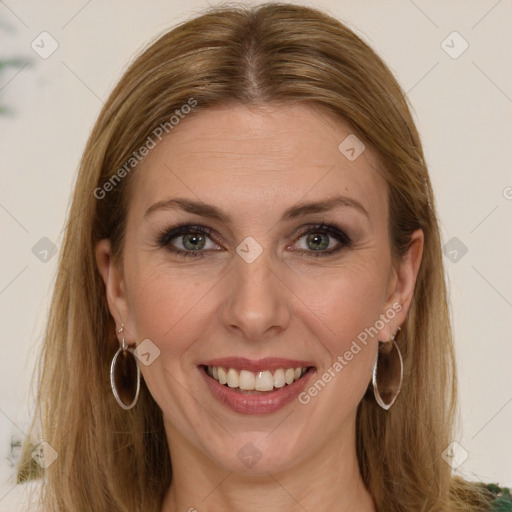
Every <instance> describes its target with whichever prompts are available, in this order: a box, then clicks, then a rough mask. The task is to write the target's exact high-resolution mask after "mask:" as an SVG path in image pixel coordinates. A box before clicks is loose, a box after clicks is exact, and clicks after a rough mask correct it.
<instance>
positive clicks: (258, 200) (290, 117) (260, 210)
mask: <svg viewBox="0 0 512 512" xmlns="http://www.w3.org/2000/svg"><path fill="white" fill-rule="evenodd" d="M347 137H348V139H347ZM354 137H355V134H354V133H353V130H352V129H351V127H350V125H349V124H347V123H345V122H343V121H340V120H338V119H335V118H334V117H333V116H332V115H330V114H327V113H325V112H324V111H323V110H322V109H318V108H315V107H313V106H310V105H278V106H272V107H270V106H265V107H257V108H248V107H245V106H243V105H230V106H223V107H216V108H211V109H208V110H204V111H200V112H197V113H194V115H191V116H190V117H189V118H185V119H183V120H182V121H181V122H180V124H179V125H177V126H176V127H175V128H174V129H173V131H172V132H171V133H170V134H169V135H167V136H166V137H165V138H164V139H163V140H162V141H161V142H159V143H158V144H157V145H156V147H155V148H154V149H152V150H151V153H150V154H149V155H148V156H147V157H146V159H145V160H144V161H143V162H142V164H141V165H139V167H138V168H137V170H136V173H135V176H134V183H132V187H133V188H132V190H133V194H132V197H131V201H130V211H131V214H134V215H136V216H139V215H143V214H144V212H145V211H146V210H147V208H149V207H150V206H151V205H152V204H154V203H156V202H158V201H162V200H166V199H170V198H172V197H178V196H180V197H183V196H185V197H189V198H190V199H195V200H201V201H203V202H206V203H211V204H216V205H219V206H220V207H222V206H223V205H224V206H225V209H230V208H233V209H236V208H237V207H240V209H243V211H244V212H247V213H248V214H249V215H252V214H259V215H266V214H270V213H271V212H274V210H276V211H279V212H280V211H282V210H283V209H284V208H286V207H288V206H291V205H293V204H294V203H296V202H302V201H315V200H319V199H324V198H326V197H328V196H332V195H335V194H343V195H346V196H349V197H351V198H354V199H356V200H357V201H359V202H361V203H362V204H363V205H364V207H365V208H366V210H367V211H368V213H369V214H370V216H377V217H378V216H382V215H385V213H386V212H385V210H386V208H387V197H386V187H385V182H384V180H383V179H382V177H381V176H380V174H379V172H378V170H377V169H378V162H377V159H376V157H375V156H374V155H373V154H372V152H371V151H370V149H369V148H368V147H366V148H365V149H364V151H363V152H362V153H361V154H360V155H359V156H357V153H358V152H359V151H360V150H361V149H362V146H361V145H358V144H361V143H360V141H359V142H358V139H355V138H354ZM344 141H346V142H344ZM340 144H341V150H340ZM351 148H354V151H352V150H351ZM347 149H348V152H347ZM354 156H357V158H355V159H354V158H353V157H354ZM348 157H350V158H348ZM234 213H235V214H237V213H238V211H234Z"/></svg>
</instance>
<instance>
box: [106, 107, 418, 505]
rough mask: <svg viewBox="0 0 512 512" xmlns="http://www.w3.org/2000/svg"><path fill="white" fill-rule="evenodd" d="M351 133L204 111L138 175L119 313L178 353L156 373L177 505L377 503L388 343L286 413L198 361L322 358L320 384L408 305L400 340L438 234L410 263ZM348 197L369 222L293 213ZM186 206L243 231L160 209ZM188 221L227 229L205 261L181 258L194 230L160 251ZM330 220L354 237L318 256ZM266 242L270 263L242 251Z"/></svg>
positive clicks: (151, 370)
mask: <svg viewBox="0 0 512 512" xmlns="http://www.w3.org/2000/svg"><path fill="white" fill-rule="evenodd" d="M350 133H352V130H351V129H350V126H349V125H348V124H345V123H342V122H340V121H339V120H334V119H333V118H332V117H331V116H329V115H327V114H325V113H324V112H323V111H321V110H319V109H315V108H314V107H311V106H306V105H297V106H290V105H286V106H273V107H270V106H267V107H258V108H251V109H249V108H247V107H244V106H237V105H230V106H226V107H222V108H215V109H211V110H206V111H204V112H199V113H198V114H196V115H193V116H190V117H189V118H188V119H187V118H186V119H185V120H183V121H182V122H181V123H180V124H179V125H178V126H177V127H176V128H175V129H174V130H173V131H172V133H171V134H170V135H169V136H168V137H167V138H166V139H164V140H163V141H162V142H161V143H160V144H159V145H158V146H157V147H156V148H155V149H153V150H152V152H151V153H150V155H148V157H147V159H146V160H145V161H144V162H143V164H142V165H141V166H139V168H138V169H137V175H136V176H135V181H134V183H133V185H134V187H133V195H132V197H131V199H130V204H129V210H128V220H127V228H126V238H125V247H124V254H123V261H122V264H120V263H118V262H116V261H115V260H114V259H113V258H112V257H111V251H110V244H109V241H108V240H102V241H101V242H99V243H98V245H97V251H96V254H97V261H98V268H99V270H100V272H101V274H102V277H103V279H104V282H105V284H106V289H107V297H108V303H109V308H110V311H111V313H112V315H113V317H114V319H115V321H116V324H117V326H118V327H119V326H120V325H121V324H124V329H125V337H126V341H127V343H129V344H130V343H137V344H138V343H140V342H141V341H142V340H144V339H150V340H151V341H152V342H153V343H154V344H155V345H156V346H157V347H158V348H159V350H160V355H159V357H157V358H156V359H155V360H154V361H153V362H152V364H150V365H148V366H145V365H140V367H141V371H142V375H143V377H144V379H145V381H146V383H147V385H148V387H149V390H150V392H151V394H152V396H153V397H154V399H155V400H156V402H157V403H158V404H159V406H160V407H161V409H162V411H163V415H164V422H165V429H166V434H167V438H168V442H169V446H170V455H171V459H172V464H173V474H174V481H173V483H172V485H171V486H170V488H169V491H168V493H167V495H166V497H165V500H164V503H163V506H162V512H175V511H185V510H191V509H192V510H193V509H196V510H198V511H199V512H202V511H220V510H222V511H224V510H240V511H244V512H252V511H256V510H261V509H262V508H264V509H265V510H267V511H283V510H287V511H296V510H304V509H306V510H337V511H353V510H358V511H361V512H370V511H374V510H375V507H374V504H373V501H372V498H371V496H370V494H369V492H368V491H367V490H366V489H365V487H364V485H363V481H362V479H361V475H360V473H359V469H358V465H357V456H356V449H355V439H356V437H355V421H356V411H357V406H358V404H359V402H360V401H361V399H362V397H363V395H364V393H365V391H366V389H367V387H368V384H369V382H370V380H371V372H372V369H373V366H374V362H375V358H376V356H377V349H378V342H377V337H373V338H370V339H369V341H368V343H367V344H366V346H364V345H361V346H362V349H361V350H360V351H359V352H358V353H357V355H355V356H354V357H353V359H352V360H351V361H350V362H349V363H348V364H347V365H346V366H344V368H343V370H342V371H341V372H338V373H336V376H335V378H333V379H332V380H331V382H329V384H328V385H327V386H325V388H324V389H322V391H321V392H319V393H318V395H317V396H315V397H313V398H312V399H311V401H310V402H309V403H308V404H305V405H303V404H300V403H298V402H297V401H296V400H294V401H293V402H292V403H290V404H288V405H287V406H285V407H284V408H283V409H281V410H279V411H277V412H274V413H271V414H262V415H244V414H240V413H236V412H234V411H231V410H230V409H228V408H227V407H225V406H223V405H220V404H219V403H218V402H217V401H216V400H215V399H214V398H212V396H211V394H210V393H209V391H208V390H207V388H206V385H205V382H204V379H203V378H202V376H201V375H200V374H199V371H200V370H199V369H198V367H197V365H198V364H199V363H200V362H201V361H205V360H208V359H213V358H217V357H227V356H244V357H247V358H250V359H260V358H263V357H284V358H292V359H300V360H310V361H314V365H315V367H316V371H317V375H316V376H315V378H313V379H312V380H311V381H310V382H311V383H313V382H314V381H315V380H316V379H317V378H318V377H320V376H321V375H322V374H323V373H324V372H325V371H326V370H327V369H328V368H329V367H331V366H332V364H333V362H334V361H336V358H337V357H338V356H339V355H342V356H343V354H344V353H345V352H346V351H347V350H349V348H350V346H351V344H352V341H353V340H354V339H356V338H357V336H358V334H359V333H361V332H362V331H364V329H365V328H367V327H370V326H373V325H374V324H375V322H376V321H377V320H378V319H379V315H382V314H387V312H388V311H389V310H390V309H392V305H393V303H398V304H400V305H401V306H402V309H401V311H400V312H398V313H396V312H395V313H396V314H395V315H393V316H394V318H393V319H391V320H389V321H388V322H386V323H385V325H384V327H383V328H382V329H381V330H380V332H379V335H378V339H380V340H381V341H386V340H391V339H392V337H393V335H394V334H395V333H396V331H397V329H398V327H399V325H400V324H402V323H403V322H404V320H405V318H406V316H407V312H408V310H409V306H410V302H411V298H412V294H413V290H414V285H415V281H416V276H417V272H418V268H419V264H420V260H421V254H422V249H423V233H422V232H421V231H420V230H418V231H417V232H415V233H414V234H413V242H412V244H411V247H410V249H409V252H408V253H407V254H406V255H405V256H404V257H403V259H402V260H401V261H400V262H398V263H393V260H392V258H391V248H390V243H389V234H388V213H387V212H388V202H387V194H386V188H385V183H384V181H383V179H382V178H381V177H380V175H379V173H378V161H377V159H376V158H375V156H374V155H373V154H372V152H371V151H370V149H369V148H366V150H365V151H364V152H363V153H362V154H361V156H359V157H358V158H357V159H356V160H354V161H349V160H348V159H347V158H346V157H345V156H344V155H343V154H342V153H340V151H339V150H338V145H339V144H340V142H341V141H343V140H344V139H345V138H346V137H347V136H348V135H349V134H350ZM333 194H343V195H345V196H347V197H350V198H352V199H354V200H357V201H358V202H360V203H361V205H363V207H364V208H365V209H366V211H367V213H368V216H365V215H364V214H363V213H361V212H360V211H358V210H357V209H356V208H354V207H350V206H343V207H337V208H335V209H332V210H330V211H327V212H323V213H311V214H308V215H305V216H303V217H300V218H297V219H293V220H287V221H281V220H280V219H281V214H282V212H283V211H284V210H285V209H287V208H288V207H291V206H294V205H296V204H297V203H299V202H304V201H308V202H309V201H319V200H324V199H326V198H328V197H329V196H332V195H333ZM174 197H185V198H188V199H190V200H201V201H203V202H206V203H209V204H212V205H215V206H217V207H218V208H221V209H222V210H224V211H225V212H226V213H227V214H228V215H230V216H231V218H232V223H231V224H226V223H224V222H222V221H218V220H212V219H209V218H205V217H202V216H199V215H198V214H193V213H188V212H184V211H183V210H181V209H179V208H178V209H158V210H155V211H153V212H152V213H151V214H148V215H147V216H145V215H144V214H145V212H146V210H147V209H148V208H149V207H150V206H152V205H153V204H155V203H157V202H159V201H164V200H167V199H169V198H174ZM104 200H108V198H106V199H104ZM176 221H183V222H190V223H192V224H196V225H197V224H199V225H203V226H207V227H210V228H211V229H212V230H213V234H212V236H211V237H208V235H206V236H207V238H206V240H205V242H206V245H205V246H204V248H203V249H201V250H202V251H203V254H204V257H196V258H194V257H189V258H186V257H180V256H176V255H175V254H173V253H172V252H171V251H170V250H169V247H178V248H180V249H182V250H185V249H190V247H191V246H190V245H186V246H184V245H183V242H184V238H183V236H181V237H177V238H174V239H173V241H172V243H170V244H169V247H167V248H166V247H163V248H162V247H159V246H158V245H157V243H156V240H157V239H158V234H159V231H161V230H163V229H165V228H167V227H168V226H169V225H170V224H172V223H173V222H176ZM322 222H325V223H326V224H329V225H333V224H334V225H337V226H339V227H340V228H341V229H342V230H343V231H345V232H346V233H347V234H348V235H349V236H350V237H351V239H352V244H351V245H350V246H348V247H342V249H341V250H340V251H339V252H337V253H334V254H332V255H327V256H325V257H322V256H320V257H315V256H310V254H313V253H314V252H315V248H316V246H315V245H314V243H311V242H309V244H308V243H307V234H299V228H300V227H302V226H308V225H312V226H314V225H315V224H319V223H322ZM314 233H318V231H314V230H313V231H312V234H314ZM248 236H251V237H253V238H254V239H255V240H256V241H257V242H258V244H259V245H260V246H261V248H262V249H263V252H262V253H261V255H260V256H259V257H258V258H257V259H256V260H255V261H253V262H252V263H247V262H246V261H245V260H244V259H242V258H241V257H240V256H239V255H238V254H237V252H236V248H237V246H238V245H239V244H240V243H241V242H242V240H244V239H245V238H246V237H248ZM322 241H326V244H327V242H328V243H329V245H328V248H327V249H325V250H324V252H325V251H328V250H329V249H331V248H333V247H337V246H338V245H339V243H340V242H338V241H337V239H336V238H335V237H333V236H327V238H325V239H324V238H322ZM322 247H325V246H322ZM300 250H302V251H304V252H303V253H300V252H299V251H300ZM316 252H318V251H316ZM398 399H400V398H398ZM249 442H251V443H253V444H254V445H255V446H256V447H257V449H258V450H259V452H260V453H261V455H262V456H261V459H260V460H259V461H258V462H257V463H256V464H255V465H254V466H252V467H251V468H248V467H246V466H245V465H244V464H243V463H242V462H241V460H240V459H239V458H238V456H237V452H238V451H239V450H240V449H241V448H242V447H244V446H245V445H246V443H249Z"/></svg>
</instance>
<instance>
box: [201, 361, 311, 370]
mask: <svg viewBox="0 0 512 512" xmlns="http://www.w3.org/2000/svg"><path fill="white" fill-rule="evenodd" d="M201 365H203V366H222V367H223V368H234V369H235V370H238V371H240V370H249V371H251V372H261V371H264V370H270V371H272V370H277V369H278V368H285V369H286V368H299V367H300V368H307V367H308V366H314V365H313V363H312V362H311V361H297V360H295V359H282V358H277V357H266V358H264V359H258V360H257V361H256V360H254V359H247V358H245V357H223V358H220V359H211V360H210V361H205V362H203V363H201Z"/></svg>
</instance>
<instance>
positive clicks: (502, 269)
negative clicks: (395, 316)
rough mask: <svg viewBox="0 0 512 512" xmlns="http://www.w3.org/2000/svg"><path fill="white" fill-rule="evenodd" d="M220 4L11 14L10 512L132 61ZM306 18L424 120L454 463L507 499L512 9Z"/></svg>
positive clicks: (420, 7) (443, 8)
mask: <svg viewBox="0 0 512 512" xmlns="http://www.w3.org/2000/svg"><path fill="white" fill-rule="evenodd" d="M217 3H219V2H215V1H213V0H212V1H210V2H206V1H198V0H187V1H185V0H179V1H178V0H175V1H174V2H164V1H155V0H153V1H146V2H142V1H136V0H125V1H123V2H121V1H116V0H102V1H101V2H99V1H98V0H88V1H86V0H80V1H76V0H71V1H70V0H66V1H64V0H54V1H52V2H40V1H34V0H24V1H17V0H8V1H7V2H5V1H0V38H1V44H0V109H1V112H0V130H1V131H0V133H1V136H0V154H1V168H0V169H1V171H0V172H1V186H0V226H1V233H2V243H1V249H0V250H1V266H0V322H1V327H0V329H1V330H0V332H1V337H0V347H1V349H0V350H1V352H0V379H1V384H2V385H1V386H0V510H2V511H4V510H5V511H11V510H13V511H14V510H18V509H17V504H16V503H17V499H18V497H19V492H18V490H17V488H19V487H21V486H16V485H15V484H16V479H15V470H14V465H15V463H16V461H17V459H18V457H19V451H20V446H21V443H22V441H23V439H24V438H25V435H26V432H27V428H28V423H29V418H30V416H31V412H32V408H33V394H32V391H31V387H30V384H31V379H32V376H33V373H34V364H35V360H36V356H37V354H38V351H39V350H40V344H41V340H42V334H43V330H44V324H45V320H46V317H47V311H48V306H49V301H50V298H51V290H52V285H53V282H54V277H55V272H56V263H57V257H56V255H57V254H58V251H59V248H60V244H61V241H62V228H63V226H64V221H65V217H66V214H67V208H68V201H69V197H70V194H71V191H72V188H73V183H74V180H75V174H76V171H77V168H78V164H79V160H80V157H81V153H82V151H83V149H84V146H85V142H86V140H87V137H88V135H89V133H90V130H91V129H92V126H93V124H94V122H95V119H96V117H97V116H98V114H99V112H100V109H101V107H102V105H103V102H104V101H105V99H106V98H107V96H108V94H109V93H110V91H111V90H112V88H113V86H114V85H115V84H116V82H117V80H118V79H119V78H120V76H121V74H122V72H123V71H124V69H125V68H126V67H127V65H128V64H129V63H130V61H131V60H132V58H133V56H134V54H135V53H137V52H138V51H139V50H141V49H142V47H144V46H145V45H146V44H147V43H148V42H149V41H151V40H153V39H154V38H156V37H157V36H159V35H160V34H161V33H163V32H164V31H167V30H168V29H169V28H170V27H172V26H173V25H175V24H177V23H179V22H180V21H183V20H185V19H186V18H189V17H191V16H193V15H195V14H197V13H199V12H200V11H201V10H202V9H204V8H205V7H208V5H215V4H217ZM252 3H254V4H256V3H260V2H252ZM296 3H302V4H306V5H311V6H314V7H319V8H322V9H324V10H325V11H327V12H328V13H330V14H331V15H333V16H335V17H336V18H338V19H340V20H342V21H344V22H345V23H346V24H347V25H348V26H349V27H351V28H352V29H353V30H355V32H356V33H357V34H359V35H360V36H361V37H362V38H363V39H364V40H366V41H367V42H368V43H369V44H370V45H371V46H372V47H373V48H374V49H375V50H376V51H377V53H379V54H380V55H381V57H382V58H383V59H384V61H385V62H386V63H387V64H388V65H389V67H390V68H391V70H392V71H393V72H394V73H395V75H396V76H397V78H398V80H399V82H400V84H401V86H402V87H403V89H404V91H405V92H406V95H407V97H408V99H409V101H410V103H411V104H412V106H413V108H414V115H415V119H416V121H417V124H418V128H419V131H420V134H421V136H422V139H423V143H424V148H425V151H426V156H427V161H428V164H429V169H430V173H431V177H432V181H433V185H434V190H435V194H436V200H437V208H438V212H439V217H440V222H441V226H442V231H443V243H444V244H445V245H444V254H445V257H444V262H445V266H446V269H447V275H448V280H449V283H448V284H449V290H450V301H451V304H452V317H453V326H454V332H455V342H456V351H457V358H458V363H459V368H458V369H459V378H460V414H459V416H460V426H459V435H458V438H457V443H456V444H454V445H452V446H450V447H447V450H446V453H444V454H443V457H444V458H445V460H446V461H447V463H449V464H451V465H452V467H453V468H454V471H456V472H458V473H460V474H462V475H463V476H465V477H466V478H468V479H471V480H482V481H485V482H498V483H500V484H501V485H508V486H510V485H512V464H511V461H512V437H511V436H510V432H511V426H512V371H511V370H512V367H511V362H512V321H511V319H512V265H511V261H512V236H511V234H512V230H511V224H512V223H511V220H512V173H511V168H512V166H511V163H512V151H511V150H510V147H511V140H512V139H511V135H512V123H511V121H512V67H511V65H510V63H511V62H512V59H511V57H512V55H511V54H512V31H511V30H510V20H511V19H512V3H511V2H510V1H506V0H478V1H473V2H467V1H464V0H459V1H456V0H449V1H446V0H430V1H426V0H414V1H413V0H387V1H386V2H383V1H377V0H363V1H361V0H332V1H328V0H324V1H314V2H308V3H306V2H296ZM84 392H86V391H85V390H84Z"/></svg>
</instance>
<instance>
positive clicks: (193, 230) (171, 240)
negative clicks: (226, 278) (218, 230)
mask: <svg viewBox="0 0 512 512" xmlns="http://www.w3.org/2000/svg"><path fill="white" fill-rule="evenodd" d="M210 234H211V230H210V229H209V228H207V227H205V226H195V225H190V224H182V225H179V226H175V227H172V228H167V229H165V230H164V231H163V232H162V233H160V235H159V237H158V245H159V246H160V247H167V248H168V249H169V250H170V251H171V252H173V253H174V254H177V255H179V256H190V257H202V256H204V255H205V254H204V253H205V251H204V250H203V249H207V250H212V249H213V250H217V249H218V247H219V246H218V245H217V244H215V243H213V241H212V240H211V238H210ZM208 241H210V242H211V243H210V244H208Z"/></svg>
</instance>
